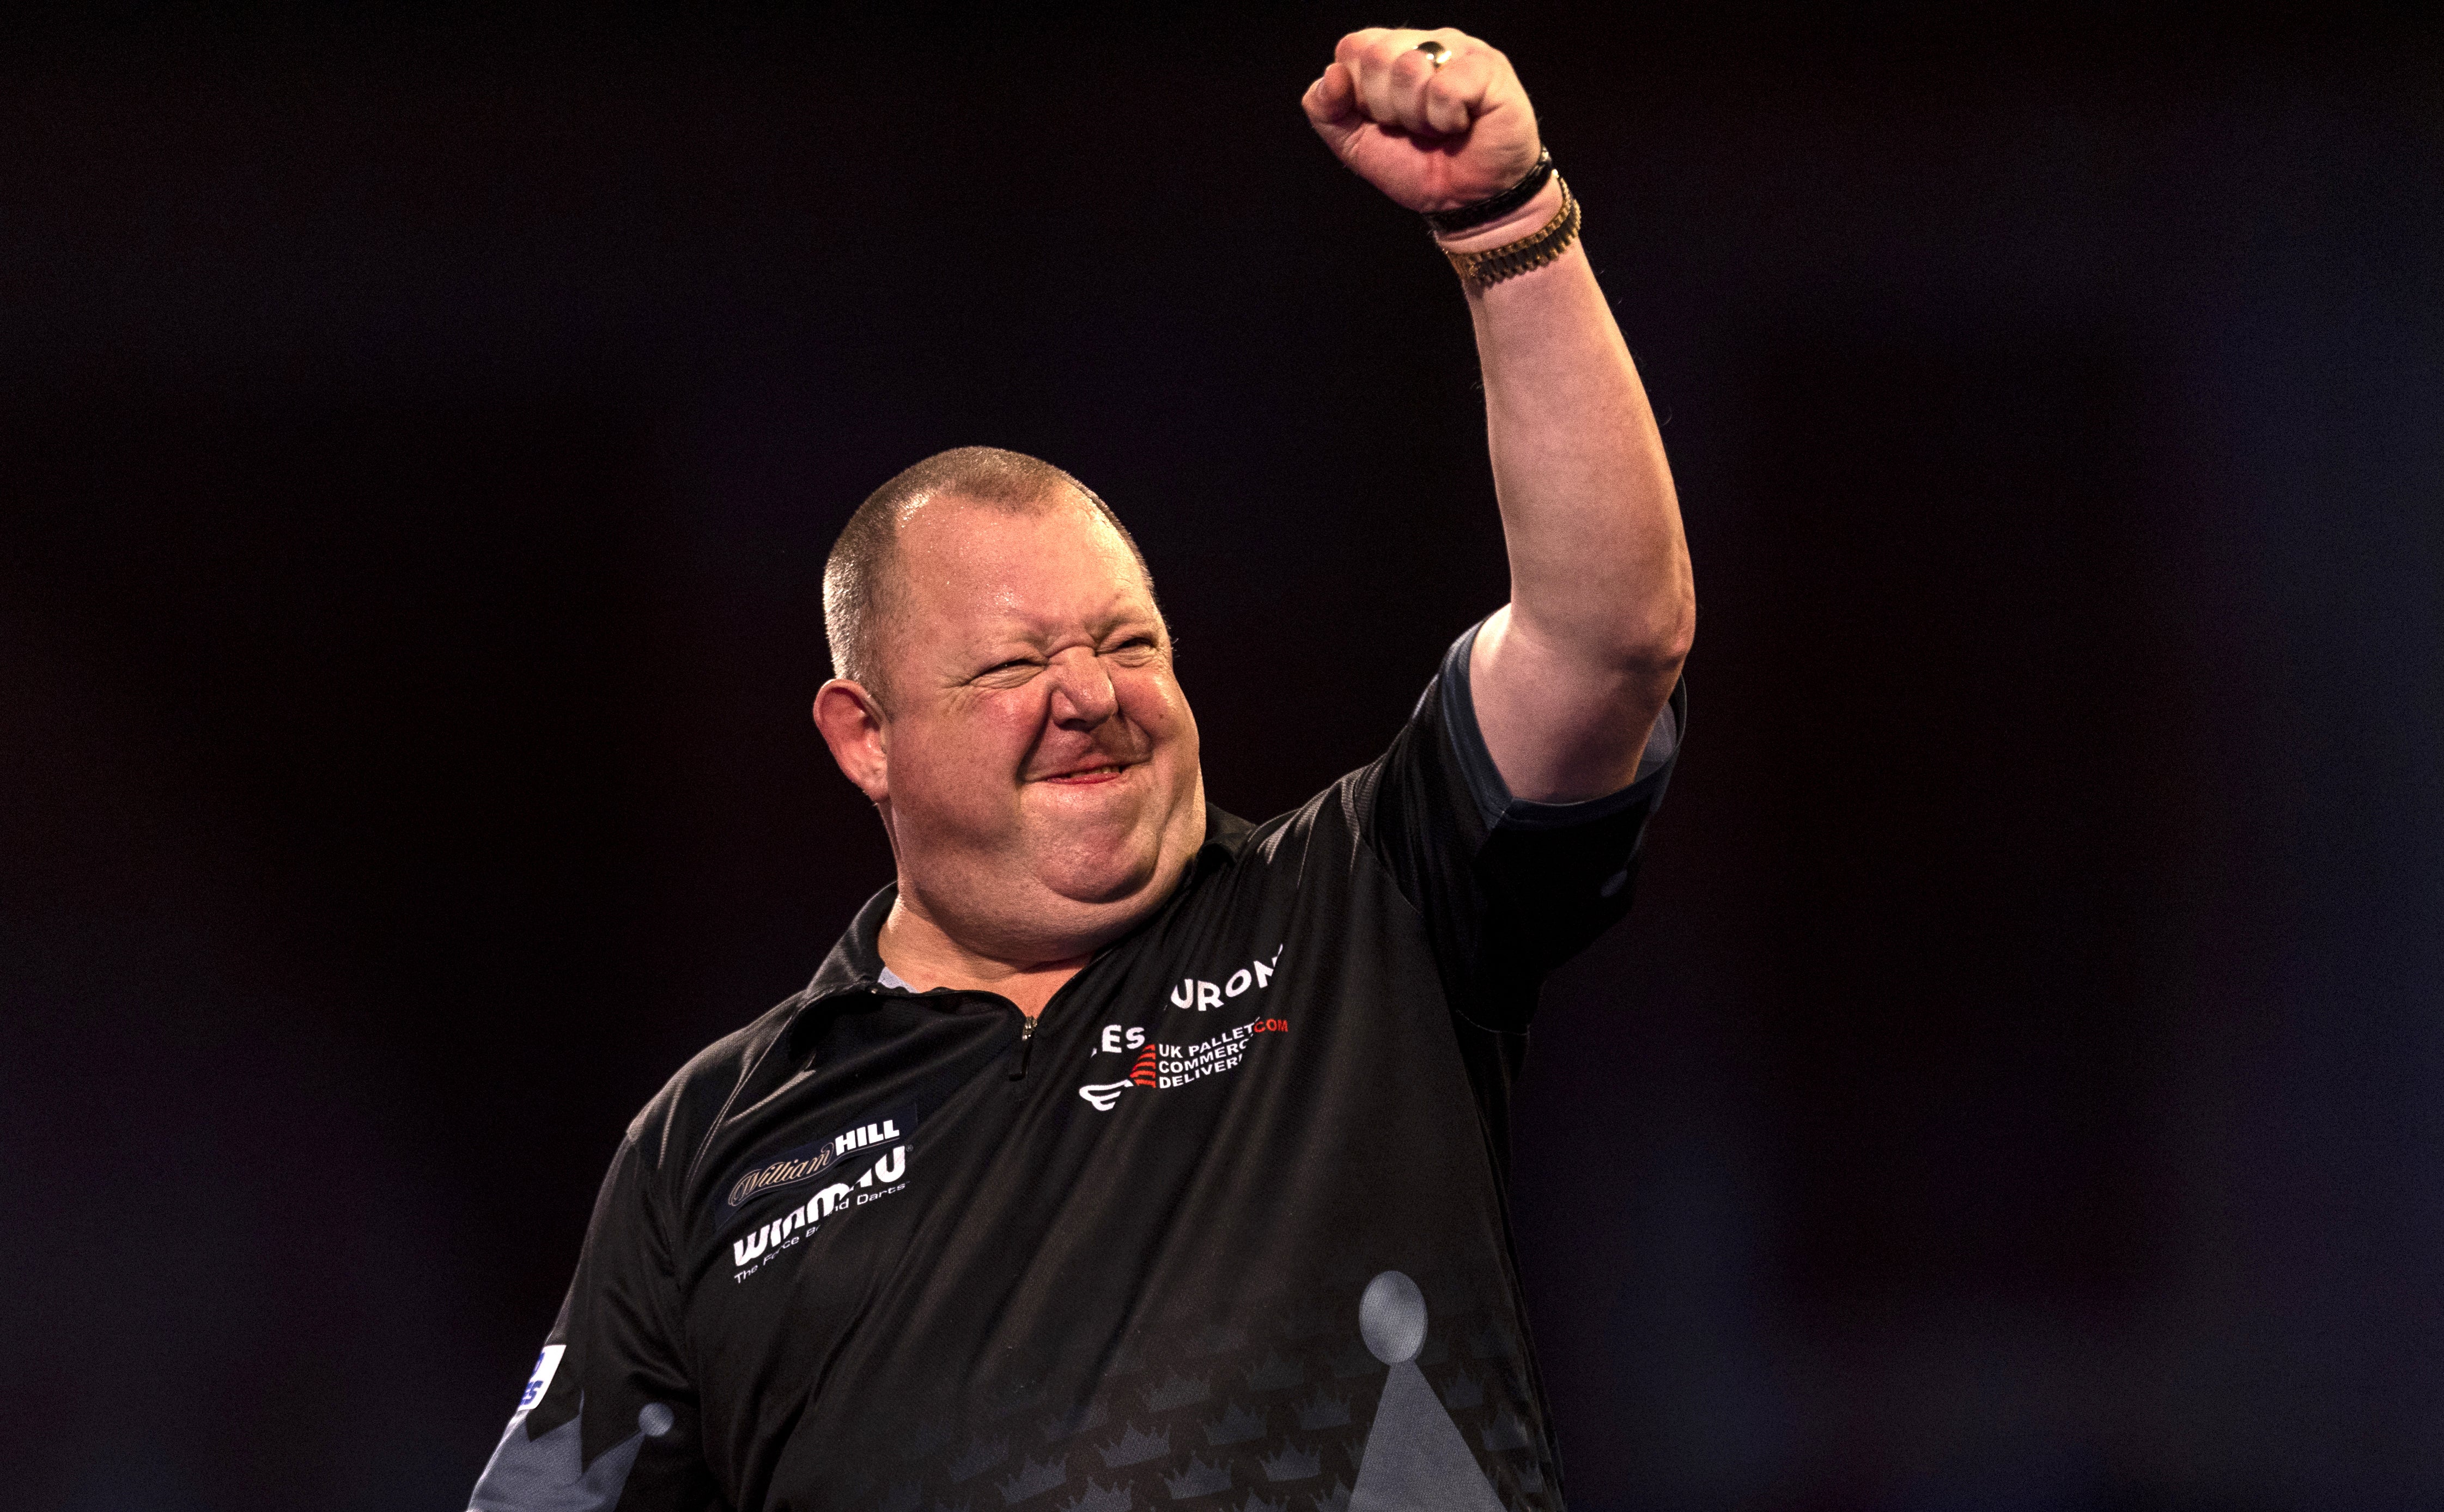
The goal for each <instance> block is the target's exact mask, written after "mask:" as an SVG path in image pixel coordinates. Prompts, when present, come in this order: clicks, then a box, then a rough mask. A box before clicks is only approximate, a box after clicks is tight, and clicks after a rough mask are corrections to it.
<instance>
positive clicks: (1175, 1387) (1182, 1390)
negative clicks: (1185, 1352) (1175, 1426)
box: [1145, 1371, 1213, 1412]
mask: <svg viewBox="0 0 2444 1512" xmlns="http://www.w3.org/2000/svg"><path fill="white" fill-rule="evenodd" d="M1212 1396H1213V1377H1212V1376H1210V1375H1201V1376H1198V1377H1196V1378H1195V1379H1194V1380H1191V1379H1190V1378H1189V1377H1187V1376H1185V1375H1182V1374H1179V1373H1178V1372H1176V1371H1174V1372H1173V1373H1172V1374H1170V1375H1169V1376H1167V1377H1166V1378H1165V1379H1164V1380H1163V1383H1162V1384H1161V1385H1160V1386H1157V1387H1155V1388H1154V1389H1152V1390H1151V1391H1149V1392H1146V1393H1145V1405H1146V1411H1149V1412H1168V1411H1172V1410H1173V1409H1174V1408H1179V1407H1194V1406H1195V1405H1196V1404H1197V1403H1199V1402H1202V1401H1206V1400H1209V1399H1210V1398H1211V1397H1212Z"/></svg>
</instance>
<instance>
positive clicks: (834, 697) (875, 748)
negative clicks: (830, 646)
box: [815, 677, 891, 803]
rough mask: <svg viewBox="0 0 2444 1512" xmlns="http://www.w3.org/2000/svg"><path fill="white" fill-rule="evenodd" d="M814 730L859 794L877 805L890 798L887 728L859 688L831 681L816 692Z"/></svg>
mask: <svg viewBox="0 0 2444 1512" xmlns="http://www.w3.org/2000/svg"><path fill="white" fill-rule="evenodd" d="M815 728H817V729H819V730H821V731H823V735H824V745H826V746H828V747H831V750H832V760H833V761H836V762H838V763H840V769H841V773H842V776H844V777H846V778H847V779H848V780H849V781H850V782H852V783H855V784H857V788H858V791H859V792H861V793H863V794H864V795H865V796H866V797H867V799H869V800H870V801H872V802H877V803H879V802H882V801H883V800H884V799H887V798H889V797H890V796H891V739H890V730H889V726H888V724H887V723H886V721H885V720H884V718H883V714H882V706H881V705H880V704H879V703H877V702H875V698H874V695H873V694H872V693H870V692H867V691H865V689H864V687H863V686H862V685H861V684H858V683H853V682H848V681H846V680H844V679H842V678H839V677H835V678H833V679H832V680H831V681H829V682H827V683H825V684H824V685H823V687H822V688H820V689H818V690H816V691H815Z"/></svg>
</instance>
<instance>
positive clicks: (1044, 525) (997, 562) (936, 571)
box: [898, 497, 1156, 641]
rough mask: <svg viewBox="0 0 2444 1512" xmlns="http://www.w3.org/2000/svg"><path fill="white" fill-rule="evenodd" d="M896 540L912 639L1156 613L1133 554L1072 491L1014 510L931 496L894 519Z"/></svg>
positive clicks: (1014, 631)
mask: <svg viewBox="0 0 2444 1512" xmlns="http://www.w3.org/2000/svg"><path fill="white" fill-rule="evenodd" d="M898 576H899V579H900V582H899V586H900V588H901V590H902V591H903V592H904V593H905V595H906V599H905V608H906V610H907V611H908V612H907V613H905V614H903V615H902V616H900V617H899V618H901V621H902V622H901V625H900V630H901V632H902V634H903V635H911V636H914V637H916V639H918V640H933V639H935V638H937V637H940V636H950V637H951V638H954V639H956V640H962V641H964V640H969V639H973V638H975V637H977V636H1002V635H1025V634H1029V633H1033V632H1042V631H1059V630H1064V629H1071V628H1080V629H1091V628H1097V627H1099V626H1101V625H1102V624H1105V623H1108V622H1109V621H1111V620H1114V619H1119V618H1129V617H1131V616H1140V615H1142V616H1151V615H1153V614H1154V613H1155V612H1156V611H1155V605H1154V594H1153V591H1152V588H1151V585H1150V584H1148V582H1147V581H1146V576H1145V570H1144V569H1143V568H1142V567H1141V566H1139V563H1138V560H1137V555H1136V553H1135V552H1133V551H1131V550H1130V549H1129V544H1128V543H1127V542H1126V541H1124V540H1122V539H1121V538H1120V532H1119V531H1118V530H1116V529H1114V528H1113V527H1112V525H1111V522H1109V521H1108V520H1106V519H1104V518H1103V516H1102V513H1101V512H1100V511H1098V510H1097V509H1096V508H1094V507H1093V506H1091V505H1088V504H1087V503H1085V501H1083V500H1081V499H1076V498H1074V497H1072V498H1069V499H1065V500H1064V501H1062V502H1060V503H1058V504H1055V505H1052V506H1051V507H1046V508H1040V509H1034V510H1022V511H1009V510H1003V509H998V508H994V507H988V506H982V505H972V504H968V503H966V502H964V501H961V500H959V499H956V498H942V499H935V500H932V501H929V502H928V503H926V504H925V505H923V506H921V507H918V508H916V509H914V510H912V511H910V512H909V513H908V514H907V515H905V516H903V517H902V521H901V524H900V527H899V538H898Z"/></svg>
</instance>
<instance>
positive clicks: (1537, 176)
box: [1426, 147, 1553, 236]
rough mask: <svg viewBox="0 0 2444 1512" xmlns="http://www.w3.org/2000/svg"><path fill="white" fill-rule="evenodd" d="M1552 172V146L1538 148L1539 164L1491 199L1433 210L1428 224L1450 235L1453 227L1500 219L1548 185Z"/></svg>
mask: <svg viewBox="0 0 2444 1512" xmlns="http://www.w3.org/2000/svg"><path fill="white" fill-rule="evenodd" d="M1552 176H1553V149H1552V148H1550V147H1543V148H1539V149H1538V150H1537V153H1536V166H1535V167H1533V168H1530V169H1528V176H1527V177H1525V178H1523V179H1521V180H1519V182H1517V183H1515V184H1513V185H1511V186H1510V187H1509V189H1506V190H1504V191H1503V192H1502V193H1501V194H1495V195H1493V196H1492V197H1491V198H1490V199H1480V200H1478V201H1476V202H1475V203H1474V204H1470V205H1462V206H1460V207H1459V208H1458V209H1457V210H1430V211H1428V212H1426V224H1427V225H1429V226H1431V227H1433V228H1434V230H1435V235H1437V236H1449V235H1451V234H1452V233H1453V232H1454V231H1464V230H1468V229H1469V228H1470V227H1472V226H1482V225H1484V224H1485V223H1486V222H1488V221H1491V220H1500V219H1501V218H1502V217H1503V216H1505V215H1508V214H1509V213H1510V212H1512V211H1514V210H1517V209H1518V208H1519V207H1520V206H1522V205H1525V204H1526V203H1528V201H1529V200H1531V199H1534V198H1535V197H1536V194H1537V192H1538V191H1540V190H1542V189H1543V188H1544V187H1545V180H1546V179H1548V178H1550V177H1552Z"/></svg>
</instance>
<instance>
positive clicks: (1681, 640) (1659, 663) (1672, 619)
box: [1615, 583, 1697, 681]
mask: <svg viewBox="0 0 2444 1512" xmlns="http://www.w3.org/2000/svg"><path fill="white" fill-rule="evenodd" d="M1641 609H1642V611H1643V612H1642V613H1639V614H1638V615H1636V616H1633V617H1631V618H1628V619H1627V620H1626V621H1625V622H1624V623H1623V624H1622V626H1621V637H1620V642H1619V644H1618V645H1617V646H1616V648H1615V655H1616V656H1617V657H1618V659H1619V661H1620V666H1621V667H1622V668H1623V670H1625V671H1627V672H1629V673H1632V674H1634V675H1637V676H1639V678H1641V679H1645V678H1662V679H1665V680H1667V681H1669V680H1670V679H1674V678H1677V677H1678V676H1679V675H1680V667H1681V664H1682V663H1684V662H1686V661H1687V660H1688V659H1689V648H1690V647H1691V646H1692V645H1694V644H1695V643H1696V639H1697V596H1696V595H1695V594H1694V592H1692V591H1690V589H1689V588H1688V586H1687V585H1686V584H1685V583H1684V584H1682V585H1681V586H1680V587H1679V588H1678V589H1677V590H1676V591H1675V592H1673V593H1670V594H1667V595H1664V596H1662V597H1661V598H1660V599H1657V600H1656V601H1655V602H1652V603H1650V604H1646V605H1642V606H1641Z"/></svg>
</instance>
